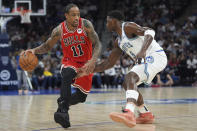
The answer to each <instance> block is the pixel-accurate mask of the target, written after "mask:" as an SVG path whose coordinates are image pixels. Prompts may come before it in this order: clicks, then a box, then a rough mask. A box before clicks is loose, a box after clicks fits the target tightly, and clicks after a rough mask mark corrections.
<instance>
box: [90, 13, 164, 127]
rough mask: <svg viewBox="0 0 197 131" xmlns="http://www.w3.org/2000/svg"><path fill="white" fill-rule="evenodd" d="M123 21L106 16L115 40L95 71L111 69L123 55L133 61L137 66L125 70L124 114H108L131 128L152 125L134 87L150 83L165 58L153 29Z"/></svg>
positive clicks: (120, 18) (120, 16)
mask: <svg viewBox="0 0 197 131" xmlns="http://www.w3.org/2000/svg"><path fill="white" fill-rule="evenodd" d="M123 19H124V16H123V15H122V13H121V12H120V11H111V12H110V13H109V14H108V16H107V28H108V30H109V31H111V32H116V33H117V34H118V38H117V39H116V41H115V43H114V48H113V50H112V52H111V54H110V56H109V57H108V59H106V60H105V61H103V62H102V63H100V64H97V65H96V67H95V69H94V72H102V71H104V70H106V69H109V68H111V67H113V66H114V65H115V63H116V61H117V60H118V59H119V58H120V56H121V55H122V53H123V52H124V53H126V54H127V55H129V56H130V57H131V58H132V59H133V60H134V61H135V63H136V64H135V65H134V66H133V67H132V69H131V70H129V71H128V74H127V75H126V76H125V78H124V83H123V87H124V89H125V90H126V99H127V104H126V107H125V109H124V110H123V113H117V112H112V113H110V117H111V119H112V120H113V121H115V122H120V123H124V124H125V125H127V126H128V127H133V126H135V125H136V123H139V124H147V123H153V122H154V116H153V114H152V113H151V112H150V111H149V110H148V109H147V107H146V106H145V105H144V101H143V97H142V95H141V94H140V92H139V91H138V90H137V85H139V84H141V83H146V84H149V83H150V82H151V81H152V79H153V78H154V77H155V76H156V74H157V73H158V72H160V71H162V70H163V69H164V68H165V67H166V65H167V57H166V54H165V52H164V50H163V48H162V47H160V46H159V44H158V43H157V42H156V41H155V40H154V36H155V31H154V30H152V29H150V28H148V27H141V26H139V25H137V24H136V23H134V22H123ZM135 107H138V112H139V117H138V118H135V116H134V109H135Z"/></svg>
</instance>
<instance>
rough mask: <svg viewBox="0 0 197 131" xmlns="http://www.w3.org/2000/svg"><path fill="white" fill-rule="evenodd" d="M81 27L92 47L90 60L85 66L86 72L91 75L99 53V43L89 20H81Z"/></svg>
mask: <svg viewBox="0 0 197 131" xmlns="http://www.w3.org/2000/svg"><path fill="white" fill-rule="evenodd" d="M83 26H84V29H85V31H86V33H87V36H88V38H89V39H90V40H91V42H92V46H93V53H92V59H91V60H90V61H88V63H87V64H86V67H87V69H86V72H87V73H92V72H93V70H94V67H95V63H96V60H97V58H98V57H99V55H100V52H101V42H100V40H99V37H98V35H97V33H96V31H95V30H94V27H93V25H92V23H91V22H90V21H89V20H86V19H83Z"/></svg>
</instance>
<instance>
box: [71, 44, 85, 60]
mask: <svg viewBox="0 0 197 131" xmlns="http://www.w3.org/2000/svg"><path fill="white" fill-rule="evenodd" d="M71 49H72V51H73V56H74V57H78V56H82V55H83V54H84V53H83V50H82V48H81V45H77V48H76V47H75V46H72V47H71ZM77 49H78V50H79V51H78V52H79V53H77Z"/></svg>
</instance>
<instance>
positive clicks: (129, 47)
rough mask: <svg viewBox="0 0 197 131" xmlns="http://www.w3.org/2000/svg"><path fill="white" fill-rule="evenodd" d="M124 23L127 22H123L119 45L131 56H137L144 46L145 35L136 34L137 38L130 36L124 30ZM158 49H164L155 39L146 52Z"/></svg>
mask: <svg viewBox="0 0 197 131" xmlns="http://www.w3.org/2000/svg"><path fill="white" fill-rule="evenodd" d="M124 25H125V23H123V24H122V36H121V38H119V39H118V45H119V47H120V48H121V49H122V50H123V51H124V52H125V53H127V54H128V55H129V56H130V57H132V58H135V57H136V55H137V54H138V53H139V51H140V50H141V48H142V46H143V43H144V36H136V37H135V38H128V37H127V36H126V34H125V32H124ZM158 50H163V49H162V47H160V45H159V44H158V43H157V42H156V41H155V40H153V41H152V43H151V44H150V46H149V47H148V49H147V51H146V54H149V53H151V52H155V51H158Z"/></svg>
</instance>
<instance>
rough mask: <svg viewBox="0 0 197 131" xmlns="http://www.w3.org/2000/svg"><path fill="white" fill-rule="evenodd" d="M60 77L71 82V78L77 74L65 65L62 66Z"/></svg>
mask: <svg viewBox="0 0 197 131" xmlns="http://www.w3.org/2000/svg"><path fill="white" fill-rule="evenodd" d="M61 75H62V78H63V80H64V82H69V83H70V82H72V80H73V78H75V76H76V75H77V73H76V71H75V70H74V69H73V68H70V67H67V68H63V69H62V71H61Z"/></svg>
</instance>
